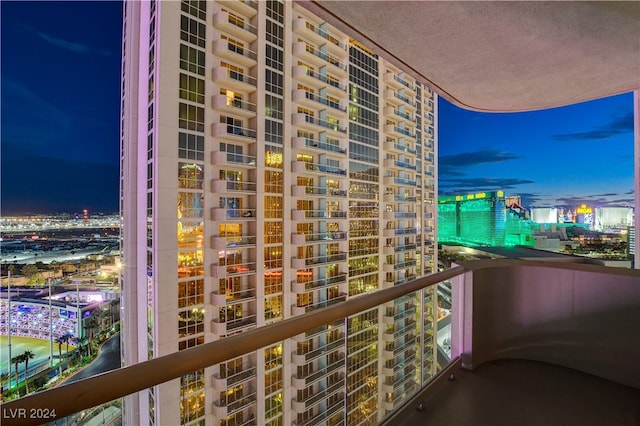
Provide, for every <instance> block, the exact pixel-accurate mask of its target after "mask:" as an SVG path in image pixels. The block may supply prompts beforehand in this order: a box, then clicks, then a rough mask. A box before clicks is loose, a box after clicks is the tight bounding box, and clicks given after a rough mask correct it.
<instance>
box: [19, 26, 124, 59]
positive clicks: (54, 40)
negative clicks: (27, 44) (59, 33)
mask: <svg viewBox="0 0 640 426" xmlns="http://www.w3.org/2000/svg"><path fill="white" fill-rule="evenodd" d="M22 27H23V28H26V29H27V30H29V31H30V32H33V33H35V34H36V35H37V36H38V37H40V38H41V39H42V40H44V41H46V42H47V43H49V44H50V45H52V46H56V47H59V48H61V49H65V50H69V51H71V52H74V53H82V54H92V53H97V54H98V55H102V56H111V55H112V53H111V52H110V51H108V50H102V49H94V48H92V47H91V46H89V45H88V44H83V43H75V42H72V41H68V40H63V39H61V38H58V37H53V36H51V35H49V34H47V33H45V32H43V31H38V30H37V29H34V28H32V27H29V26H27V25H22Z"/></svg>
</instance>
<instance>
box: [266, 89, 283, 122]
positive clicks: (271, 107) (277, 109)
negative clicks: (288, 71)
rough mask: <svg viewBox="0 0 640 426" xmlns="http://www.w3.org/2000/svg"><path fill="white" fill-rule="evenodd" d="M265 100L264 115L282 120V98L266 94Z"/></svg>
mask: <svg viewBox="0 0 640 426" xmlns="http://www.w3.org/2000/svg"><path fill="white" fill-rule="evenodd" d="M264 100H265V103H264V114H265V115H266V116H267V117H273V118H276V119H278V120H282V98H279V97H277V96H273V95H268V94H265V96H264Z"/></svg>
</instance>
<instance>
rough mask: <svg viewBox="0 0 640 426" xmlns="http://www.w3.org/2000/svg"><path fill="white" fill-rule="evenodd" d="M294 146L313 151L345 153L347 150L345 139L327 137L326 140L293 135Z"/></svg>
mask: <svg viewBox="0 0 640 426" xmlns="http://www.w3.org/2000/svg"><path fill="white" fill-rule="evenodd" d="M291 140H292V143H293V147H294V148H295V149H298V150H307V151H311V152H330V153H338V154H345V153H346V152H347V148H346V146H345V145H346V143H345V142H344V139H330V138H329V139H326V140H324V141H321V140H317V139H311V138H304V137H293V138H291Z"/></svg>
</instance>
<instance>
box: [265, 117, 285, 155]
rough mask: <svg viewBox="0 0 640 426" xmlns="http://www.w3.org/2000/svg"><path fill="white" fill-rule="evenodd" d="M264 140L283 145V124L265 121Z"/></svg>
mask: <svg viewBox="0 0 640 426" xmlns="http://www.w3.org/2000/svg"><path fill="white" fill-rule="evenodd" d="M264 140H265V141H266V142H275V143H279V144H282V123H280V122H277V121H273V120H267V119H265V120H264ZM271 167H273V166H271Z"/></svg>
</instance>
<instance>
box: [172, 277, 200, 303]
mask: <svg viewBox="0 0 640 426" xmlns="http://www.w3.org/2000/svg"><path fill="white" fill-rule="evenodd" d="M203 303H204V280H188V281H183V282H179V283H178V307H179V308H184V307H187V306H193V305H202V304H203Z"/></svg>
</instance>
